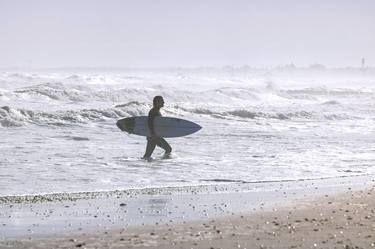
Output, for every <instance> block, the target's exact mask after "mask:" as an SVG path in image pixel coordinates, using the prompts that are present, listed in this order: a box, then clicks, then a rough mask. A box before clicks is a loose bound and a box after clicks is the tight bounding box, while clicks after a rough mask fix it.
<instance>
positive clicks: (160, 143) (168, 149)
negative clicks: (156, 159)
mask: <svg viewBox="0 0 375 249" xmlns="http://www.w3.org/2000/svg"><path fill="white" fill-rule="evenodd" d="M156 145H157V146H159V147H161V148H163V149H164V150H165V155H169V154H171V152H172V147H171V146H170V145H169V143H168V142H167V141H165V139H164V138H162V137H159V138H157V140H156Z"/></svg>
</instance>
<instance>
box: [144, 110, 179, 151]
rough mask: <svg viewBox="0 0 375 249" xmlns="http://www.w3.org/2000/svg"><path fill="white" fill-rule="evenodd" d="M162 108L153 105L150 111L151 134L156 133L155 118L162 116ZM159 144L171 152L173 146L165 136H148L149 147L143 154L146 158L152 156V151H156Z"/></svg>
mask: <svg viewBox="0 0 375 249" xmlns="http://www.w3.org/2000/svg"><path fill="white" fill-rule="evenodd" d="M160 116H161V114H160V110H159V109H157V108H155V107H153V108H152V109H151V110H150V112H149V113H148V120H147V121H148V127H149V129H150V132H151V134H155V132H154V119H155V117H160ZM156 145H157V146H159V147H161V148H163V149H164V150H165V153H166V154H169V153H171V151H172V148H171V146H170V145H169V144H168V142H167V141H165V139H164V138H162V137H157V136H152V137H147V147H146V153H145V155H144V156H143V157H144V158H149V157H151V154H152V152H154V149H155V147H156Z"/></svg>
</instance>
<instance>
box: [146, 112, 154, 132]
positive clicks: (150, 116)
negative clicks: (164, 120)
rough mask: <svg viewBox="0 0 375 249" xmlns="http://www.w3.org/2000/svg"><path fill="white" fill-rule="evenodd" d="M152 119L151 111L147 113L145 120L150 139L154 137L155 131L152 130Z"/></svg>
mask: <svg viewBox="0 0 375 249" xmlns="http://www.w3.org/2000/svg"><path fill="white" fill-rule="evenodd" d="M154 119H155V115H154V113H153V112H152V110H151V111H150V112H149V113H148V118H147V123H148V128H149V129H150V133H151V134H150V135H151V137H153V136H155V130H154Z"/></svg>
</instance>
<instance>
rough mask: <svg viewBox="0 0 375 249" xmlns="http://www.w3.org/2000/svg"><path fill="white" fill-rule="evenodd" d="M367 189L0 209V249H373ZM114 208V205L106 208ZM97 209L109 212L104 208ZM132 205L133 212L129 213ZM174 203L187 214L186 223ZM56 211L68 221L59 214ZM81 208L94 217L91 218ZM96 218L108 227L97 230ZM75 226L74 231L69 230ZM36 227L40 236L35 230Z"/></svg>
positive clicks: (292, 186)
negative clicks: (29, 212) (84, 216)
mask: <svg viewBox="0 0 375 249" xmlns="http://www.w3.org/2000/svg"><path fill="white" fill-rule="evenodd" d="M355 179H356V180H355ZM361 181H365V182H362V183H361ZM373 181H374V180H373V179H372V178H371V177H366V178H362V179H361V178H358V177H357V178H352V179H342V180H340V181H337V179H335V180H325V181H324V180H321V181H312V182H308V181H307V182H302V183H301V182H300V183H288V184H285V183H280V184H279V185H275V186H274V187H275V189H278V190H273V191H270V193H276V195H269V196H270V197H269V198H268V199H267V198H266V197H265V196H267V193H266V192H267V191H266V190H264V189H263V190H262V191H259V190H257V191H255V189H256V188H253V189H252V190H251V189H250V188H249V189H248V190H247V191H244V188H245V187H244V186H241V185H238V186H241V188H242V191H237V190H238V189H237V190H236V189H235V188H234V187H233V186H232V188H231V189H230V191H229V190H228V189H227V190H226V191H224V189H225V188H228V186H226V185H223V186H216V188H221V189H220V190H219V189H217V190H218V191H217V192H215V191H212V189H211V188H212V186H208V187H207V189H206V190H209V193H208V194H207V193H206V192H205V191H206V190H205V191H203V190H202V189H201V193H199V192H194V191H192V192H191V193H190V194H188V195H187V194H185V193H183V191H181V189H180V190H179V193H164V192H163V191H159V192H158V193H154V194H151V195H150V193H149V194H145V193H143V194H142V193H138V194H133V195H128V196H127V197H126V199H123V197H119V195H118V194H119V193H117V196H113V195H108V196H106V197H103V196H96V197H93V198H88V199H79V198H78V199H77V200H58V201H56V200H54V201H53V200H52V201H45V200H42V201H40V200H39V201H33V200H25V199H24V200H23V201H22V202H21V203H18V204H16V203H14V204H10V203H6V204H4V203H3V204H2V210H5V212H3V213H2V216H1V223H2V229H1V230H0V231H1V233H2V234H3V235H2V240H1V242H0V248H189V249H190V248H372V247H375V235H374V234H375V198H374V196H375V185H374V182H373ZM334 182H336V183H337V184H336V185H335V186H334V185H333V183H334ZM329 183H331V185H330V184H329ZM349 183H351V184H349ZM268 185H270V184H269V183H268ZM280 186H281V187H280ZM253 187H254V186H253ZM202 188H203V187H202ZM233 190H235V191H233ZM164 191H166V190H164ZM259 196H264V198H260V199H259V198H258V197H259ZM277 196H283V197H282V198H278V197H277ZM179 197H180V198H181V200H179ZM144 198H146V199H148V203H150V202H149V201H150V200H151V199H153V200H154V202H153V203H152V205H151V206H150V207H148V208H149V209H148V208H147V207H146V205H142V204H140V201H141V200H144ZM155 198H158V200H159V203H157V202H155V200H156V199H155ZM163 198H171V200H172V201H171V202H170V204H166V203H163V202H162V201H161V200H162V199H163ZM210 198H211V200H210ZM114 200H118V202H117V203H113V201H114ZM124 200H125V201H124ZM234 200H235V201H234ZM2 201H3V202H4V199H3V200H2ZM103 201H104V202H106V203H109V205H108V206H107V207H106V206H105V205H103ZM67 203H70V206H69V205H68V204H67ZM132 203H135V205H136V207H137V208H136V210H137V212H133V211H132V208H131V205H133V204H132ZM182 203H185V204H186V207H189V208H190V209H191V210H193V211H192V212H191V213H190V215H189V212H187V209H185V208H184V206H183V204H182ZM236 203H237V205H235V204H236ZM241 203H243V204H244V205H243V206H241V205H240V204H241ZM17 205H19V206H18V207H17ZM53 205H55V206H53ZM173 205H174V206H173ZM57 206H62V207H63V208H64V209H65V210H70V211H69V212H70V213H67V212H65V213H59V212H58V208H57ZM89 206H93V207H94V209H97V210H100V212H97V213H96V214H94V213H93V212H92V211H90V209H89V208H88V207H89ZM110 206H116V211H113V210H112V211H110V209H109V207H110ZM21 207H22V208H28V209H32V210H33V211H34V212H37V213H39V216H38V215H37V216H36V218H35V217H34V218H33V219H32V221H30V222H31V223H33V225H32V227H34V232H33V233H30V234H27V231H30V228H27V227H23V226H22V222H23V221H24V224H23V225H25V224H26V223H27V222H29V221H28V218H27V215H26V213H23V214H22V212H18V211H17V210H21ZM82 208H83V209H84V210H86V211H85V212H86V213H91V214H90V215H89V216H90V217H91V218H90V219H91V220H96V223H95V224H94V223H89V222H88V223H87V226H84V225H83V223H84V222H83V221H84V220H83V219H82V217H81V218H79V216H80V215H79V213H80V209H82ZM7 210H8V211H7ZM9 210H12V212H10V211H9ZM48 210H49V211H48ZM121 210H122V211H121ZM184 210H185V211H184ZM164 211H165V213H163V212H164ZM46 213H49V215H48V214H46ZM54 213H56V217H53V214H54ZM120 213H127V214H128V216H122V217H127V218H125V220H128V221H127V223H121V222H124V220H122V221H121V218H120V215H119V214H120ZM182 213H183V215H181V214H182ZM193 214H194V215H193ZM17 215H18V216H17ZM116 215H117V217H116ZM184 215H185V216H184ZM5 216H7V217H5ZM95 216H96V217H95ZM98 216H99V217H98ZM50 217H52V218H50ZM57 217H60V219H58V218H57ZM101 217H102V218H103V217H106V218H107V220H109V221H111V222H108V223H104V222H103V221H104V218H103V219H101ZM137 217H138V218H139V220H138V221H137V219H138V218H137ZM150 217H154V219H152V218H150ZM49 218H50V220H48V219H49ZM29 219H30V215H29ZM63 219H66V220H67V221H68V222H70V223H69V224H68V225H67V226H66V228H70V229H66V228H64V229H62V230H61V231H59V230H54V231H53V229H52V227H55V228H56V227H59V224H60V223H61V222H62V220H63ZM77 219H78V220H79V224H80V225H79V226H78V227H75V225H74V224H75V223H74V220H77ZM15 220H17V222H15ZM46 220H47V221H48V222H45V221H46ZM129 220H133V222H129ZM16 223H18V225H17V224H16ZM64 224H65V223H64ZM60 225H61V224H60ZM43 226H45V227H46V229H44V230H43V229H40V230H39V231H38V230H37V229H36V228H37V227H43ZM17 229H18V230H17ZM48 229H49V230H48ZM15 231H18V232H17V233H16V232H15Z"/></svg>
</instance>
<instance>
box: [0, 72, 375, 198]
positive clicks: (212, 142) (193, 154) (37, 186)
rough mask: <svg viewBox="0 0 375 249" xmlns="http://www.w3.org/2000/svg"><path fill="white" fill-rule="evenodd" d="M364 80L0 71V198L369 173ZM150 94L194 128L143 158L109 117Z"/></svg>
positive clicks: (135, 111)
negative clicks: (168, 154)
mask: <svg viewBox="0 0 375 249" xmlns="http://www.w3.org/2000/svg"><path fill="white" fill-rule="evenodd" d="M374 86H375V74H374V73H364V72H359V71H358V72H341V71H340V72H338V71H334V70H331V71H329V70H327V71H324V72H306V71H302V72H300V71H297V72H280V71H267V72H266V71H261V70H258V71H249V72H243V71H241V72H239V71H230V72H228V71H224V70H218V71H215V70H206V71H204V70H198V71H194V70H170V71H167V70H163V71H162V70H159V71H141V70H137V71H135V70H134V71H130V70H128V71H124V72H107V73H92V72H81V73H67V72H39V73H9V72H5V73H0V195H22V194H38V193H53V192H80V191H101V190H116V189H129V188H144V187H154V186H180V185H198V184H214V183H215V184H216V183H218V182H223V183H225V182H230V181H235V182H236V181H238V182H241V181H243V182H257V181H268V180H293V179H312V178H321V177H335V176H347V175H361V174H373V173H375V169H374V163H375V153H374V152H375V147H374V146H373V145H374V142H375V136H374V135H375V126H374V122H375V104H374V103H375V102H374V100H375V87H374ZM159 94H160V95H163V96H164V98H165V101H166V106H165V108H163V109H162V114H163V115H164V116H174V117H180V118H184V119H188V120H191V121H194V122H196V123H198V124H200V125H201V126H202V127H203V129H202V130H200V131H199V132H198V133H196V134H193V135H190V136H187V137H181V138H174V139H168V141H169V142H170V144H171V145H172V147H173V150H174V152H173V153H174V154H173V157H172V158H171V159H167V160H161V159H160V157H161V155H162V151H161V150H159V149H157V150H156V151H155V153H154V157H155V158H156V159H155V160H154V161H152V162H145V161H143V160H141V159H140V157H141V156H142V155H143V153H144V150H145V145H146V140H145V138H144V137H138V136H135V135H128V134H126V133H123V132H121V131H119V130H118V129H117V127H116V125H115V122H116V120H117V119H119V118H122V117H129V116H136V115H146V114H147V112H148V110H149V108H150V107H151V102H152V98H153V96H155V95H159Z"/></svg>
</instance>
